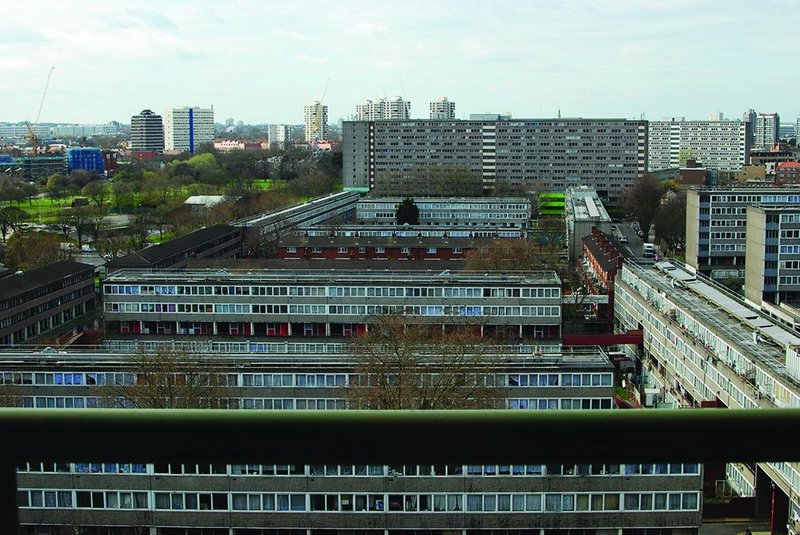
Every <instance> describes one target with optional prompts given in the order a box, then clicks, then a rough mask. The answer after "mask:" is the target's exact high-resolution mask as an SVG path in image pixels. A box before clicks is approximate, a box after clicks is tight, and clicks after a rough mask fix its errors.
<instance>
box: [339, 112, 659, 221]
mask: <svg viewBox="0 0 800 535" xmlns="http://www.w3.org/2000/svg"><path fill="white" fill-rule="evenodd" d="M612 133H613V134H612ZM577 135H580V150H582V151H584V152H583V153H581V154H584V156H582V157H581V159H580V160H577V159H576V160H571V162H572V163H570V164H569V166H567V165H566V164H565V163H564V162H565V161H566V160H564V157H565V156H564V154H565V152H564V150H573V149H572V148H570V147H572V145H571V144H575V147H578V142H577V141H576V140H575V137H576V136H577ZM609 135H612V136H613V140H614V141H613V143H609V141H608V140H609ZM342 147H343V151H342V152H343V168H344V170H343V177H344V187H345V189H346V190H350V191H363V192H367V191H369V190H371V189H375V188H376V187H377V188H378V189H379V190H380V189H381V188H384V189H386V188H397V187H403V185H404V181H405V180H406V177H414V176H415V175H416V176H420V175H422V176H426V174H427V173H428V172H429V170H430V169H432V168H436V169H437V170H438V171H440V172H441V171H445V172H446V170H447V168H451V169H453V171H454V172H456V173H459V175H458V176H465V182H464V187H472V186H471V184H472V182H470V180H471V179H472V178H476V180H475V181H474V182H477V178H478V177H479V178H480V183H479V185H478V187H480V188H481V189H482V190H483V191H485V192H489V191H492V190H494V191H498V190H500V189H505V190H507V191H511V190H522V191H527V190H529V189H531V188H533V187H541V188H543V189H544V190H545V191H564V190H565V189H566V188H567V187H569V186H579V185H587V186H589V187H592V188H594V189H595V190H596V191H597V194H598V196H600V197H601V198H603V199H604V200H606V199H608V200H609V201H610V204H612V205H613V204H614V203H615V202H616V200H617V198H618V197H619V196H620V195H621V194H622V192H623V191H624V190H625V189H626V188H627V187H628V186H630V185H631V184H633V183H634V182H635V181H636V178H637V177H638V176H639V175H640V174H642V173H644V172H645V171H646V170H647V121H628V120H625V119H539V118H536V119H516V120H511V121H497V120H489V121H472V120H470V121H460V120H450V121H445V120H431V119H410V120H408V121H405V122H403V127H402V128H401V129H399V130H398V127H397V122H395V121H345V123H344V126H343V128H342ZM506 147H513V149H512V150H513V152H511V154H513V155H514V156H513V159H512V157H506V156H505V153H501V152H500V151H501V150H505V148H506ZM574 150H576V151H577V150H578V148H576V149H574ZM588 151H592V152H588ZM566 154H567V155H568V156H569V155H571V154H573V153H570V152H567V153H566ZM575 154H577V153H575ZM575 158H577V156H575ZM431 177H432V175H431ZM432 187H435V186H432Z"/></svg>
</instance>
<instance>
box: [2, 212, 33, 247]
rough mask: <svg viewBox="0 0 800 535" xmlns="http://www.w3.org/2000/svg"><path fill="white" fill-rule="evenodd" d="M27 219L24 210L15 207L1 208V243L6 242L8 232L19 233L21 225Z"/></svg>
mask: <svg viewBox="0 0 800 535" xmlns="http://www.w3.org/2000/svg"><path fill="white" fill-rule="evenodd" d="M27 219H28V214H27V212H25V210H23V209H21V208H17V207H16V206H3V207H2V208H0V232H2V234H3V243H5V242H6V236H7V235H8V231H9V230H11V231H14V232H19V230H20V228H21V226H22V223H23V222H24V221H26V220H27Z"/></svg>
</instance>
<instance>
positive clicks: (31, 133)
mask: <svg viewBox="0 0 800 535" xmlns="http://www.w3.org/2000/svg"><path fill="white" fill-rule="evenodd" d="M55 69H56V68H55V67H50V70H49V71H48V73H47V81H46V82H45V83H44V91H42V98H41V100H40V101H39V110H38V111H37V112H36V120H35V121H34V123H33V126H31V123H30V121H27V120H26V121H25V126H26V127H27V128H28V139H30V142H31V150H32V151H33V154H34V156H35V155H36V153H37V152H38V144H37V141H36V131H35V130H34V127H35V126H37V125H38V124H39V117H40V116H41V115H42V106H44V99H45V97H46V96H47V88H48V87H49V86H50V78H51V77H52V76H53V71H54V70H55Z"/></svg>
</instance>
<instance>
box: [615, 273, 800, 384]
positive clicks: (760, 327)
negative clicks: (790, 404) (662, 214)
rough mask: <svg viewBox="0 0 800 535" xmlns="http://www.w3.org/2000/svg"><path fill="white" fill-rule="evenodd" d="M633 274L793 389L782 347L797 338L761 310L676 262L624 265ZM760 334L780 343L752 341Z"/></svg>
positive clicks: (795, 382)
mask: <svg viewBox="0 0 800 535" xmlns="http://www.w3.org/2000/svg"><path fill="white" fill-rule="evenodd" d="M625 269H630V270H632V271H634V272H635V273H636V275H637V276H639V277H641V278H643V279H645V280H646V281H647V282H648V283H649V284H651V285H653V286H654V287H655V288H657V289H658V290H660V291H663V292H665V295H667V296H668V298H669V299H670V300H672V301H674V302H676V303H678V304H679V305H681V306H682V307H683V308H684V309H685V310H686V311H687V312H688V313H689V314H690V315H692V316H693V317H694V318H695V319H697V320H699V321H700V322H701V323H702V324H703V325H704V326H705V327H706V328H707V329H709V330H710V331H712V332H715V333H717V334H718V335H720V336H721V337H722V338H724V339H725V340H726V341H727V342H728V343H729V344H731V345H733V346H735V347H737V349H738V350H739V351H740V352H742V353H743V354H745V355H747V356H749V357H751V358H753V359H754V360H756V361H757V362H759V363H760V364H762V365H764V366H765V367H766V368H768V369H769V370H771V371H772V372H773V373H775V375H776V377H781V378H783V379H785V380H787V381H788V382H791V383H792V384H793V385H794V386H795V388H797V387H798V386H800V383H798V381H797V380H796V379H794V378H793V377H792V376H791V375H789V374H788V373H787V371H786V352H785V346H790V345H800V337H798V336H797V335H796V334H795V333H794V332H793V331H791V330H790V329H788V328H786V327H784V326H783V325H781V324H780V323H778V322H776V321H775V320H773V319H772V318H770V317H769V316H767V315H765V314H764V313H762V312H760V311H758V310H756V309H754V308H752V307H750V306H748V305H747V304H746V303H745V302H744V300H742V299H740V298H734V297H732V296H731V295H729V294H728V293H726V292H723V291H722V290H720V289H718V288H716V287H715V286H713V285H711V284H709V283H707V282H705V281H704V280H700V279H698V278H697V276H696V275H694V274H693V273H691V272H690V271H688V270H687V269H685V268H684V267H683V266H681V265H680V264H678V263H676V262H657V263H656V264H654V265H653V267H652V268H650V269H646V268H644V267H642V266H636V265H632V264H626V265H625ZM671 279H676V280H678V281H680V282H681V284H682V285H683V288H684V289H681V288H680V287H676V286H675V285H674V284H672V283H671ZM755 332H757V333H759V334H763V335H764V336H765V337H768V338H769V339H771V340H773V341H774V342H776V343H777V344H781V345H782V346H777V345H776V346H773V345H770V344H768V343H763V342H762V341H758V342H756V341H754V339H753V338H754V337H753V333H755Z"/></svg>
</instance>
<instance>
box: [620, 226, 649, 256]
mask: <svg viewBox="0 0 800 535" xmlns="http://www.w3.org/2000/svg"><path fill="white" fill-rule="evenodd" d="M616 225H617V228H619V230H620V232H622V234H623V235H624V236H625V237H626V238H628V243H622V244H620V245H621V246H622V248H623V249H624V250H625V251H626V252H627V253H628V254H630V256H631V257H633V259H634V261H635V262H636V263H638V264H652V263H654V260H653V259H652V258H645V257H644V256H642V251H643V249H644V245H643V240H642V239H641V238H640V237H639V235H638V234H636V232H635V231H634V230H633V223H628V222H621V223H616Z"/></svg>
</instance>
